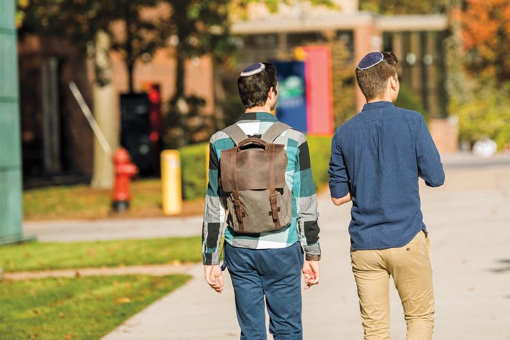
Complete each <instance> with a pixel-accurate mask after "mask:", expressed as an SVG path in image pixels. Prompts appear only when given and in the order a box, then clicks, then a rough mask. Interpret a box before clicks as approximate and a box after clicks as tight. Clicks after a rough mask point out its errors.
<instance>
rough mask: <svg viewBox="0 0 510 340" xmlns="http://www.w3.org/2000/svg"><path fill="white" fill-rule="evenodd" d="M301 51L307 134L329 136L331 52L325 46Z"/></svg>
mask: <svg viewBox="0 0 510 340" xmlns="http://www.w3.org/2000/svg"><path fill="white" fill-rule="evenodd" d="M303 50H304V51H305V55H306V58H305V75H306V77H305V78H306V98H307V105H306V106H307V121H308V124H307V125H308V134H310V135H328V136H330V135H332V134H333V129H334V122H333V83H332V81H333V79H332V64H331V50H330V49H329V47H327V46H306V47H303Z"/></svg>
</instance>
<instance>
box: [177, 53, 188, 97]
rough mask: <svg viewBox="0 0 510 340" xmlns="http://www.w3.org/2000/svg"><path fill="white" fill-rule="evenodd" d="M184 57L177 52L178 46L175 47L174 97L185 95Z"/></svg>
mask: <svg viewBox="0 0 510 340" xmlns="http://www.w3.org/2000/svg"><path fill="white" fill-rule="evenodd" d="M185 68H186V58H185V57H184V56H183V55H182V54H181V53H180V52H179V46H177V47H176V49H175V98H182V97H184V95H185V90H184V81H185V80H184V79H185V77H186V69H185Z"/></svg>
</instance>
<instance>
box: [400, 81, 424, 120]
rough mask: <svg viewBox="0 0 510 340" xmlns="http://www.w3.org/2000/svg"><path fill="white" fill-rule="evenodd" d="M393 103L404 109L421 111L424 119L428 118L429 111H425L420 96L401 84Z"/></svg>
mask: <svg viewBox="0 0 510 340" xmlns="http://www.w3.org/2000/svg"><path fill="white" fill-rule="evenodd" d="M395 105H397V106H399V107H401V108H404V109H408V110H413V111H417V112H419V113H421V114H422V115H423V116H424V117H425V119H426V120H428V119H429V118H430V117H429V116H430V115H429V113H428V112H427V111H425V108H424V107H423V105H422V102H421V99H420V97H419V96H418V95H416V94H415V93H414V92H413V91H412V90H411V89H410V88H408V87H407V86H405V85H403V84H402V85H401V86H400V93H399V94H398V99H397V101H396V102H395Z"/></svg>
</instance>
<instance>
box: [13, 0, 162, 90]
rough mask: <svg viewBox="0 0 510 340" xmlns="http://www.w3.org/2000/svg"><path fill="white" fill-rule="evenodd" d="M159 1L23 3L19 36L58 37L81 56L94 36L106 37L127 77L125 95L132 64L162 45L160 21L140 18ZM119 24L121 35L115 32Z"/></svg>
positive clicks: (31, 0) (43, 0)
mask: <svg viewBox="0 0 510 340" xmlns="http://www.w3.org/2000/svg"><path fill="white" fill-rule="evenodd" d="M159 1H160V0H115V1H102V0H89V1H81V0H66V1H61V0H24V1H23V2H22V3H20V6H19V9H20V12H19V15H20V17H21V18H22V19H21V26H20V33H21V34H24V33H36V34H38V35H44V36H50V37H59V38H63V39H65V40H67V41H69V42H72V43H73V45H74V46H75V47H77V48H78V49H80V50H81V51H82V52H83V53H85V50H86V49H87V47H88V46H91V45H93V43H94V41H95V40H96V35H97V32H99V31H104V32H106V33H107V34H108V35H109V36H110V40H111V41H112V48H113V49H115V50H117V51H119V52H121V54H122V56H123V58H124V61H125V65H126V70H127V73H128V88H129V92H133V90H134V83H133V74H134V68H135V65H136V61H137V60H138V59H140V58H141V57H142V56H144V57H145V56H147V57H149V58H150V57H152V55H153V54H154V52H155V51H156V50H157V49H158V48H159V47H162V46H163V45H164V44H165V40H164V39H165V37H166V33H165V31H164V29H163V25H162V22H163V20H164V18H162V17H158V16H156V17H154V16H152V17H149V16H147V15H144V13H143V9H147V8H154V6H156V5H157V4H158V3H159ZM117 23H120V24H122V25H123V27H124V28H125V29H124V30H123V32H122V31H121V30H116V29H115V28H116V27H117V26H116V24H117Z"/></svg>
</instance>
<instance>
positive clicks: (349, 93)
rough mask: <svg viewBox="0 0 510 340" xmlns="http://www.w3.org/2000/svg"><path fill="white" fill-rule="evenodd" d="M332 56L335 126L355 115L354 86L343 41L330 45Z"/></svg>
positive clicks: (352, 66)
mask: <svg viewBox="0 0 510 340" xmlns="http://www.w3.org/2000/svg"><path fill="white" fill-rule="evenodd" d="M331 45H332V46H331V52H332V56H333V61H332V62H333V112H334V114H335V125H337V126H338V125H341V124H343V123H344V122H345V121H347V120H348V119H349V118H351V117H352V116H353V115H354V114H356V87H355V86H356V85H355V81H354V64H353V57H352V53H351V52H350V51H349V48H348V47H347V44H346V42H345V41H343V40H341V39H340V40H338V41H335V42H333V43H332V44H331Z"/></svg>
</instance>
